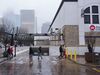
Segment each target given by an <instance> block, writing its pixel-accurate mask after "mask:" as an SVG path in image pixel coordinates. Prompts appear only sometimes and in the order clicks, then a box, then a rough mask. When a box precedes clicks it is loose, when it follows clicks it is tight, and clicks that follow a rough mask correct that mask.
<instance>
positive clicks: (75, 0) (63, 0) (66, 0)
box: [48, 0, 78, 32]
mask: <svg viewBox="0 0 100 75" xmlns="http://www.w3.org/2000/svg"><path fill="white" fill-rule="evenodd" d="M77 1H78V0H62V1H61V3H60V6H59V8H58V10H57V12H56V14H55V16H54V19H53V21H52V23H51V25H50V27H49V29H48V32H49V30H50V28H51V26H52V24H53V23H54V21H55V19H56V17H57V15H58V13H59V11H60V9H61V7H62V5H63V3H64V2H77Z"/></svg>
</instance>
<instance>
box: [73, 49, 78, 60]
mask: <svg viewBox="0 0 100 75" xmlns="http://www.w3.org/2000/svg"><path fill="white" fill-rule="evenodd" d="M76 58H77V57H76V50H74V61H76Z"/></svg>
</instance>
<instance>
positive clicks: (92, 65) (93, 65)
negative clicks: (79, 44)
mask: <svg viewBox="0 0 100 75" xmlns="http://www.w3.org/2000/svg"><path fill="white" fill-rule="evenodd" d="M67 59H68V60H70V61H72V62H73V63H75V64H79V65H82V66H90V67H100V65H95V64H82V63H79V62H75V61H74V60H71V59H69V58H67Z"/></svg>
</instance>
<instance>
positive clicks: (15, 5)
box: [0, 0, 61, 32]
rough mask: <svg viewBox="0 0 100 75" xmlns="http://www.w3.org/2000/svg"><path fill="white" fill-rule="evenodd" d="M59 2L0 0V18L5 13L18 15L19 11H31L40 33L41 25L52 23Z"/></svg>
mask: <svg viewBox="0 0 100 75" xmlns="http://www.w3.org/2000/svg"><path fill="white" fill-rule="evenodd" d="M60 2H61V0H42V1H40V0H9V1H7V0H0V17H1V16H3V15H4V14H5V13H6V12H10V11H13V12H14V13H15V14H18V15H19V13H20V10H21V9H26V10H27V9H33V10H35V13H36V16H37V25H38V26H37V31H38V32H41V27H42V24H43V23H45V22H48V21H50V22H51V21H52V20H53V18H54V15H55V13H56V11H57V9H58V7H59V5H60Z"/></svg>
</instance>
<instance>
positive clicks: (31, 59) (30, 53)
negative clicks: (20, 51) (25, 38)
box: [29, 46, 33, 64]
mask: <svg viewBox="0 0 100 75" xmlns="http://www.w3.org/2000/svg"><path fill="white" fill-rule="evenodd" d="M32 55H33V50H32V46H30V48H29V63H30V64H32V63H33V62H32V61H33V58H32Z"/></svg>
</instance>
